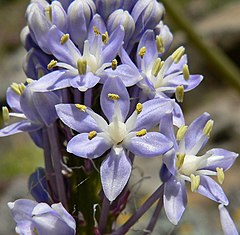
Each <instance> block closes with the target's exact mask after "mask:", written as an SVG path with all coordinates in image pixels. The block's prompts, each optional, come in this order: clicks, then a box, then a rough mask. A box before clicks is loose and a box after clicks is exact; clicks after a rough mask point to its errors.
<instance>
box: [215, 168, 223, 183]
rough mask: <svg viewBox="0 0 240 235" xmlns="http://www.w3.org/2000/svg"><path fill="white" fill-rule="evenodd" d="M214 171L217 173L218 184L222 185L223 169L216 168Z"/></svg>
mask: <svg viewBox="0 0 240 235" xmlns="http://www.w3.org/2000/svg"><path fill="white" fill-rule="evenodd" d="M216 171H217V179H218V182H219V184H222V183H223V181H224V171H223V168H219V167H217V168H216Z"/></svg>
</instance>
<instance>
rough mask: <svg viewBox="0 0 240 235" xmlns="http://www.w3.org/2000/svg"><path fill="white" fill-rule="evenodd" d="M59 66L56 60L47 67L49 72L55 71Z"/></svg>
mask: <svg viewBox="0 0 240 235" xmlns="http://www.w3.org/2000/svg"><path fill="white" fill-rule="evenodd" d="M56 65H57V61H56V60H51V61H50V63H49V64H48V65H47V68H48V70H51V69H53V68H54V67H55V66H56Z"/></svg>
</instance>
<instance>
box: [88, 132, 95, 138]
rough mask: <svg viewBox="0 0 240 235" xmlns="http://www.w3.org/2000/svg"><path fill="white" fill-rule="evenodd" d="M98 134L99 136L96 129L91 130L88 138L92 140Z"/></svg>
mask: <svg viewBox="0 0 240 235" xmlns="http://www.w3.org/2000/svg"><path fill="white" fill-rule="evenodd" d="M96 136H97V132H96V131H90V132H89V134H88V139H89V140H92V139H93V138H94V137H96Z"/></svg>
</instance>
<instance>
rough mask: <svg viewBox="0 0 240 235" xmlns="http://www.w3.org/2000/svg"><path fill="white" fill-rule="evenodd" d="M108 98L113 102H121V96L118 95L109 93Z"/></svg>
mask: <svg viewBox="0 0 240 235" xmlns="http://www.w3.org/2000/svg"><path fill="white" fill-rule="evenodd" d="M108 98H109V99H111V100H119V99H120V96H119V95H117V94H114V93H109V94H108Z"/></svg>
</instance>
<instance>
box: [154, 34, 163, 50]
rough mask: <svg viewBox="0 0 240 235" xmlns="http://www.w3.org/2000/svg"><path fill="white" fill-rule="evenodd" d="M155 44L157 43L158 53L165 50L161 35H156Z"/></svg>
mask: <svg viewBox="0 0 240 235" xmlns="http://www.w3.org/2000/svg"><path fill="white" fill-rule="evenodd" d="M156 45H157V50H158V53H163V52H164V51H165V48H164V45H163V39H162V36H160V35H157V36H156Z"/></svg>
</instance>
